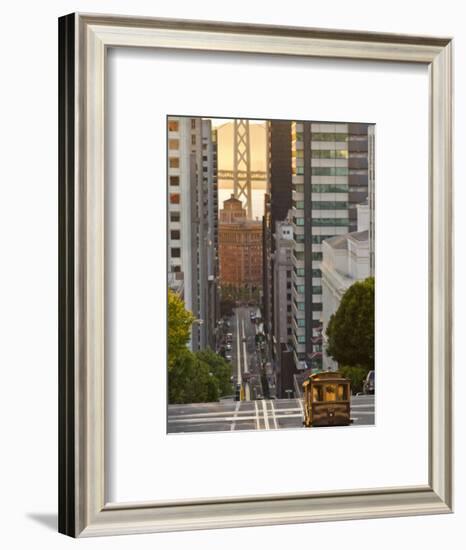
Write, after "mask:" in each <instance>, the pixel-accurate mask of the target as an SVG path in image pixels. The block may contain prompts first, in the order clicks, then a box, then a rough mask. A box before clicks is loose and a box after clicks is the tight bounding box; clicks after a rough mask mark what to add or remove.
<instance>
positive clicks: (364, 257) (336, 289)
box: [321, 204, 371, 370]
mask: <svg viewBox="0 0 466 550" xmlns="http://www.w3.org/2000/svg"><path fill="white" fill-rule="evenodd" d="M357 212H358V226H357V229H358V230H357V231H354V232H352V233H346V234H345V235H338V236H336V237H332V238H331V239H327V240H325V241H323V242H322V254H323V258H322V264H321V271H322V302H323V309H322V324H323V327H322V336H323V350H322V354H323V368H324V370H337V368H338V364H337V363H336V362H335V361H334V360H333V359H332V358H331V357H329V356H328V355H327V352H326V351H325V348H326V336H325V333H326V330H327V326H328V323H329V320H330V317H331V316H332V315H333V313H335V311H336V310H337V309H338V306H339V305H340V301H341V298H342V296H343V294H344V293H345V292H346V291H347V290H348V288H349V287H350V286H351V285H352V284H353V283H354V282H356V281H360V280H363V279H366V278H367V277H369V276H370V275H371V265H370V263H371V262H370V249H371V247H370V242H369V241H370V240H369V224H370V212H369V206H368V205H367V204H364V205H358V206H357Z"/></svg>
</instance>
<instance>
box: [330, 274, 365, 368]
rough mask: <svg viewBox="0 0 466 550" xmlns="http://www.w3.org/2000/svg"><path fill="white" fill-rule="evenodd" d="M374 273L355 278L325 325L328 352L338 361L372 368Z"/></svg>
mask: <svg viewBox="0 0 466 550" xmlns="http://www.w3.org/2000/svg"><path fill="white" fill-rule="evenodd" d="M374 287H375V281H374V277H368V278H367V279H365V280H364V281H357V282H356V283H354V284H353V285H351V286H350V287H349V288H348V290H347V291H346V292H345V294H344V295H343V298H342V299H341V302H340V306H339V307H338V309H337V311H336V312H335V313H334V314H333V315H332V316H331V317H330V321H329V324H328V326H327V331H326V335H327V341H328V344H327V353H328V354H329V355H330V356H331V357H333V359H334V360H335V361H337V362H338V363H339V364H340V365H344V366H347V367H362V368H363V369H365V370H366V372H367V371H369V370H371V369H373V368H374Z"/></svg>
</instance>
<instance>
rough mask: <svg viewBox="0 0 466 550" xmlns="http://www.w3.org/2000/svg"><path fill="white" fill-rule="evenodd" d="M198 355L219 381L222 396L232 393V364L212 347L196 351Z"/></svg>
mask: <svg viewBox="0 0 466 550" xmlns="http://www.w3.org/2000/svg"><path fill="white" fill-rule="evenodd" d="M196 356H197V357H198V358H199V359H200V360H201V361H203V362H204V363H206V364H207V365H208V366H209V372H210V373H211V374H212V376H214V377H215V379H216V380H217V381H218V388H219V392H220V396H223V395H231V394H232V391H233V390H232V386H231V380H230V378H231V366H230V364H229V363H228V362H227V361H225V359H224V358H223V357H221V356H220V355H219V354H218V353H215V352H214V351H212V350H211V349H210V348H207V349H204V350H202V351H198V352H196Z"/></svg>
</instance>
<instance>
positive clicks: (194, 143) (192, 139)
mask: <svg viewBox="0 0 466 550" xmlns="http://www.w3.org/2000/svg"><path fill="white" fill-rule="evenodd" d="M191 145H196V134H193V135H192V136H191Z"/></svg>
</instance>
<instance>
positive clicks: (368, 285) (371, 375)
mask: <svg viewBox="0 0 466 550" xmlns="http://www.w3.org/2000/svg"><path fill="white" fill-rule="evenodd" d="M374 233H375V124H373V123H368V122H350V121H318V120H274V119H269V120H260V119H252V118H249V119H244V118H234V117H232V118H216V117H207V116H177V115H169V116H167V271H168V280H167V349H168V352H167V385H168V387H167V396H168V413H167V432H168V433H189V432H191V433H192V432H218V431H242V430H278V429H301V428H316V427H336V426H349V427H356V426H364V425H365V426H367V425H374V424H375V393H376V390H375V353H374V340H375V327H374V317H375V315H374V309H375V234H374Z"/></svg>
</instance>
